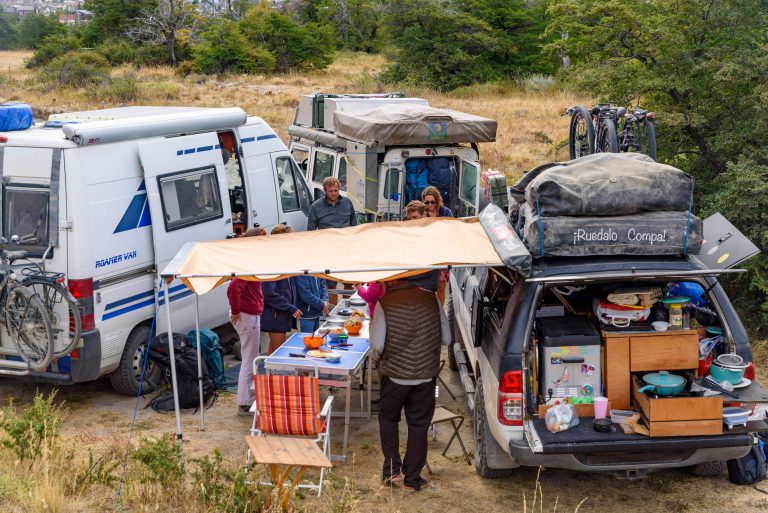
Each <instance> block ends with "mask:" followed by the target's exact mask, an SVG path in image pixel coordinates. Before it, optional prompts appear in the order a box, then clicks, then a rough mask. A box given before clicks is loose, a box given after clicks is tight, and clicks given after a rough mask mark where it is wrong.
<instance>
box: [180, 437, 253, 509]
mask: <svg viewBox="0 0 768 513" xmlns="http://www.w3.org/2000/svg"><path fill="white" fill-rule="evenodd" d="M190 463H191V465H192V466H193V467H194V470H192V471H191V472H190V474H189V475H190V477H191V478H192V487H193V489H194V490H195V493H196V494H197V496H198V498H199V500H200V501H201V502H202V504H203V506H204V507H206V508H212V509H214V510H216V511H226V512H230V511H232V512H235V511H236V512H241V511H242V512H245V511H255V510H256V509H257V508H258V505H259V504H262V503H263V502H264V499H265V496H264V494H265V493H266V492H259V491H258V487H256V486H254V485H253V483H248V482H247V481H246V476H247V472H246V469H245V468H244V467H243V466H242V465H236V466H235V465H232V464H225V463H224V460H223V457H222V455H221V451H220V450H219V449H216V450H215V451H214V454H213V458H210V457H209V456H204V457H202V458H195V459H192V460H191V461H190ZM251 473H253V472H251ZM250 477H251V479H253V478H254V476H250ZM256 477H258V476H256Z"/></svg>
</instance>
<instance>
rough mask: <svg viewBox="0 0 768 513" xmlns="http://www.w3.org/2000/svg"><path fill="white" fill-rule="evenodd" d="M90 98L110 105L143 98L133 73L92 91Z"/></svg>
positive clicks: (112, 79) (114, 79) (125, 74)
mask: <svg viewBox="0 0 768 513" xmlns="http://www.w3.org/2000/svg"><path fill="white" fill-rule="evenodd" d="M89 96H91V97H92V98H94V99H97V100H103V101H107V102H110V103H113V102H114V103H130V102H134V101H136V100H137V99H139V97H140V96H141V89H140V87H139V84H138V82H137V81H136V75H134V74H133V73H130V72H128V73H123V74H122V75H119V76H117V77H112V78H110V79H109V80H108V81H106V82H104V83H103V84H101V85H100V86H98V87H96V88H94V89H91V90H90V91H89Z"/></svg>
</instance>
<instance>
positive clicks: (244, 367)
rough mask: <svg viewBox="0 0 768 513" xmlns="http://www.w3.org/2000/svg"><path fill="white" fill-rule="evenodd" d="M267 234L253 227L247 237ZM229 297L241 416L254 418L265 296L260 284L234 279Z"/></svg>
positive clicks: (244, 234)
mask: <svg viewBox="0 0 768 513" xmlns="http://www.w3.org/2000/svg"><path fill="white" fill-rule="evenodd" d="M257 235H265V232H264V229H263V228H249V229H248V230H246V231H245V233H243V235H242V236H243V237H254V236H257ZM227 298H229V322H231V323H232V326H234V327H235V330H236V331H237V336H238V337H239V338H240V354H241V357H242V363H241V364H240V375H239V377H238V380H237V414H238V415H243V416H249V415H250V412H249V410H250V408H251V405H252V404H253V401H254V395H253V390H251V386H250V385H251V383H252V382H253V359H254V358H256V357H257V356H259V336H260V335H261V325H260V323H261V313H262V312H263V311H264V295H263V294H262V292H261V283H260V282H258V281H248V280H241V279H239V278H234V279H233V280H232V281H231V282H230V283H229V287H228V288H227Z"/></svg>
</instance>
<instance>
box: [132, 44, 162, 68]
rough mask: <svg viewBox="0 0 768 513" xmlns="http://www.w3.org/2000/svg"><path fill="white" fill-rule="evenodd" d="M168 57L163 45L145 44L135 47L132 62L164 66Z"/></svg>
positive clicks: (139, 64) (142, 64)
mask: <svg viewBox="0 0 768 513" xmlns="http://www.w3.org/2000/svg"><path fill="white" fill-rule="evenodd" d="M168 59H169V57H168V51H167V50H166V49H165V46H162V45H152V44H145V45H141V46H139V47H138V48H137V49H136V56H135V57H134V59H133V62H134V63H135V64H136V65H138V66H164V65H166V64H168Z"/></svg>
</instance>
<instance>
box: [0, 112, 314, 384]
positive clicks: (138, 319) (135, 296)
mask: <svg viewBox="0 0 768 513" xmlns="http://www.w3.org/2000/svg"><path fill="white" fill-rule="evenodd" d="M0 169H1V170H2V231H1V234H2V236H3V237H5V238H7V239H11V238H12V237H13V236H14V235H26V234H27V233H21V232H29V231H30V230H29V229H28V227H26V226H25V225H24V223H27V224H29V219H27V218H28V217H30V216H31V218H32V226H33V227H34V230H33V232H34V238H33V239H32V240H31V241H26V242H24V243H22V244H19V245H17V247H16V248H11V247H9V248H7V249H20V250H26V251H28V253H29V257H30V258H31V259H32V260H37V261H41V257H43V255H45V259H44V265H45V269H46V271H50V272H58V273H63V274H64V280H65V282H64V283H65V285H66V286H67V287H68V289H69V290H70V291H71V292H72V294H73V295H74V296H75V298H76V299H77V302H78V304H79V308H80V315H81V320H82V336H81V337H80V339H79V341H78V342H77V343H76V344H75V347H74V350H72V351H71V353H69V354H67V355H64V356H61V357H57V358H53V359H52V361H51V364H50V366H48V367H47V369H45V370H44V371H31V369H30V368H29V366H28V365H27V364H26V363H25V362H24V361H23V359H22V358H20V357H19V352H18V350H17V349H15V346H14V344H13V343H12V341H10V340H9V335H8V333H7V331H6V330H1V329H0V374H6V375H19V374H22V375H24V374H26V375H31V376H33V377H35V378H37V379H44V380H48V381H54V382H59V383H75V382H82V381H88V380H93V379H96V378H98V377H100V376H103V375H106V374H109V375H110V378H111V382H112V385H113V387H114V388H115V390H116V391H118V392H120V393H125V394H135V393H136V392H137V387H138V380H139V376H140V371H141V367H140V363H141V356H142V354H143V346H144V344H145V343H146V340H147V337H148V335H149V329H150V325H151V322H152V318H153V315H154V312H155V308H156V306H159V305H162V304H163V303H164V301H165V298H164V297H163V293H162V291H159V290H158V288H157V278H158V276H157V271H158V270H159V269H162V268H163V267H164V266H165V265H166V264H167V263H168V262H169V261H170V260H171V258H173V257H174V255H175V254H176V252H177V251H178V249H179V248H181V246H182V245H183V244H184V243H186V242H189V241H197V240H215V239H225V238H229V237H233V236H235V235H236V234H238V233H240V232H242V231H244V230H245V229H247V228H248V227H252V226H255V225H259V226H261V227H263V228H265V229H266V230H267V231H269V230H270V229H271V228H272V227H273V226H274V225H276V224H278V223H288V224H290V225H291V226H292V227H293V228H294V229H295V230H304V229H306V223H307V213H308V211H309V204H310V201H309V189H308V187H307V185H306V183H305V182H304V179H303V177H302V175H301V173H300V172H299V170H298V168H297V167H296V164H295V163H294V160H293V159H292V158H291V156H290V154H289V153H288V150H287V148H286V146H285V145H284V144H283V142H282V141H281V140H280V139H279V138H278V137H277V135H276V134H275V132H274V131H273V130H272V128H270V127H269V125H267V123H265V122H264V121H263V120H262V119H260V118H258V117H248V116H246V114H245V113H244V112H243V111H242V110H241V109H238V108H218V109H204V108H173V107H126V108H116V109H109V110H98V111H88V112H73V113H68V114H57V115H54V116H51V118H50V119H49V120H48V121H46V122H45V123H44V124H41V125H37V126H34V127H31V128H29V129H26V130H20V131H13V132H3V133H0ZM16 264H17V265H23V261H17V262H16ZM225 288H226V287H220V290H217V291H214V292H213V293H211V294H206V295H205V296H202V297H201V298H200V299H199V301H200V314H201V318H200V322H201V325H204V326H209V327H216V326H219V325H222V324H224V323H225V322H227V310H228V304H227V300H226V296H225ZM168 294H169V298H170V301H171V302H172V309H173V310H174V320H175V321H176V324H175V325H174V328H175V330H176V331H181V332H186V331H187V330H188V329H190V328H192V327H194V296H193V295H192V292H191V291H190V290H188V289H187V288H186V287H185V286H184V285H183V284H181V283H180V282H175V283H172V284H170V286H169V289H168ZM60 307H61V308H64V312H62V313H61V317H62V318H63V319H65V320H66V319H69V313H68V311H67V307H66V305H61V306H60ZM163 311H164V309H161V313H160V314H159V316H158V319H157V322H158V323H160V322H162V317H163V315H164V314H163ZM65 324H66V322H65ZM158 325H160V326H162V324H158ZM54 335H55V336H56V337H58V339H56V340H54V353H56V348H57V347H59V348H60V347H61V346H62V345H63V344H65V343H66V342H65V341H64V340H63V338H65V337H66V335H67V329H66V326H65V329H63V330H61V329H60V330H59V333H58V334H56V333H54Z"/></svg>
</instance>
